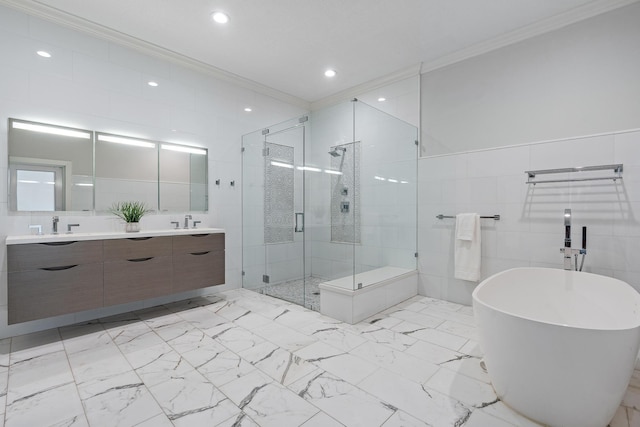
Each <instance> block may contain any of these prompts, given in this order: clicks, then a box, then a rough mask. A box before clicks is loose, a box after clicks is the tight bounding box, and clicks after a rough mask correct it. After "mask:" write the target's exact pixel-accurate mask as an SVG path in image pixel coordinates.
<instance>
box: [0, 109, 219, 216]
mask: <svg viewBox="0 0 640 427" xmlns="http://www.w3.org/2000/svg"><path fill="white" fill-rule="evenodd" d="M8 145H9V189H8V196H9V208H10V210H12V211H18V212H20V211H23V212H29V211H90V210H93V209H95V210H96V211H107V210H109V208H110V207H111V206H112V205H113V203H114V202H119V201H125V200H136V201H142V202H144V203H145V204H146V205H147V206H148V207H149V208H150V209H152V210H157V211H161V212H175V211H180V212H183V211H207V210H208V181H207V179H208V173H207V165H208V151H207V149H205V148H198V147H191V146H185V145H180V144H174V143H164V142H159V141H150V140H145V139H139V138H131V137H128V136H123V135H115V134H110V133H104V132H93V131H89V130H83V129H75V128H69V127H63V126H56V125H50V124H44V123H36V122H29V121H24V120H18V119H9V144H8ZM94 165H95V170H94Z"/></svg>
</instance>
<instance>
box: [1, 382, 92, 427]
mask: <svg viewBox="0 0 640 427" xmlns="http://www.w3.org/2000/svg"><path fill="white" fill-rule="evenodd" d="M53 425H61V426H63V425H64V426H73V427H81V426H88V423H87V419H86V417H85V413H84V409H83V407H82V402H81V401H80V397H79V396H78V392H77V390H76V385H75V384H74V383H69V384H63V385H59V386H57V387H56V386H52V387H50V388H48V389H45V390H41V391H40V392H37V393H33V394H31V395H29V396H23V397H21V398H19V399H16V400H14V401H13V402H11V403H10V404H8V405H7V409H6V413H5V426H7V427H24V426H29V427H31V426H53Z"/></svg>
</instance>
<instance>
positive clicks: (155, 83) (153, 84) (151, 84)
mask: <svg viewBox="0 0 640 427" xmlns="http://www.w3.org/2000/svg"><path fill="white" fill-rule="evenodd" d="M147 84H148V85H149V86H151V87H157V86H158V83H157V82H153V81H152V82H147Z"/></svg>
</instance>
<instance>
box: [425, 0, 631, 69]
mask: <svg viewBox="0 0 640 427" xmlns="http://www.w3.org/2000/svg"><path fill="white" fill-rule="evenodd" d="M638 1H640V0H596V1H593V2H591V3H587V4H585V5H583V6H579V7H576V8H574V9H571V10H568V11H566V12H564V13H560V14H558V15H554V16H552V17H550V18H547V19H543V20H542V21H538V22H535V23H533V24H530V25H527V26H524V27H522V28H519V29H517V30H514V31H511V32H509V33H505V34H502V35H500V36H498V37H494V38H492V39H489V40H487V41H484V42H482V43H478V44H475V45H473V46H470V47H468V48H465V49H461V50H458V51H456V52H453V53H451V54H449V55H445V56H442V57H440V58H437V59H435V60H433V61H430V62H425V63H423V65H422V69H421V70H420V73H421V74H424V73H428V72H430V71H434V70H437V69H439V68H444V67H446V66H448V65H452V64H455V63H456V62H460V61H464V60H465V59H469V58H473V57H475V56H479V55H482V54H484V53H487V52H491V51H493V50H496V49H500V48H501V47H505V46H509V45H511V44H515V43H518V42H520V41H523V40H526V39H529V38H532V37H535V36H538V35H541V34H544V33H548V32H551V31H554V30H557V29H560V28H562V27H566V26H568V25H571V24H574V23H576V22H579V21H583V20H585V19H588V18H592V17H594V16H597V15H600V14H603V13H606V12H609V11H611V10H614V9H618V8H620V7H623V6H628V5H630V4H633V3H637V2H638Z"/></svg>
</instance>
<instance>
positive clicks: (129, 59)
mask: <svg viewBox="0 0 640 427" xmlns="http://www.w3.org/2000/svg"><path fill="white" fill-rule="evenodd" d="M109 62H111V63H113V64H115V65H118V66H120V67H122V68H131V69H135V70H139V71H141V72H144V73H147V74H152V75H156V76H163V77H166V78H170V77H171V68H172V67H171V65H172V64H171V62H169V61H164V60H162V59H159V58H156V57H153V56H151V55H144V54H140V53H139V52H137V51H135V50H133V49H129V48H127V47H124V46H119V45H117V44H115V43H109Z"/></svg>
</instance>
